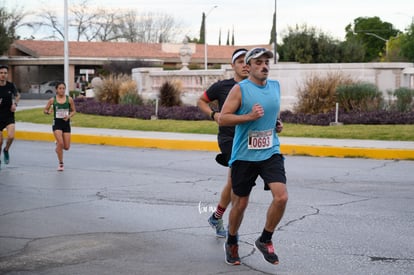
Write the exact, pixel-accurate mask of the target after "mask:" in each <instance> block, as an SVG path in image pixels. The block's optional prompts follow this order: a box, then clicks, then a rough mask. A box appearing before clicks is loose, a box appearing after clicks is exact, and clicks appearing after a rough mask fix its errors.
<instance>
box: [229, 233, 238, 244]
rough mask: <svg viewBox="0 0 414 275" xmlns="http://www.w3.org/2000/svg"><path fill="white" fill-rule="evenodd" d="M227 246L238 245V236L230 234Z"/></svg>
mask: <svg viewBox="0 0 414 275" xmlns="http://www.w3.org/2000/svg"><path fill="white" fill-rule="evenodd" d="M227 244H229V245H230V244H237V235H236V236H233V235H230V234H228V235H227Z"/></svg>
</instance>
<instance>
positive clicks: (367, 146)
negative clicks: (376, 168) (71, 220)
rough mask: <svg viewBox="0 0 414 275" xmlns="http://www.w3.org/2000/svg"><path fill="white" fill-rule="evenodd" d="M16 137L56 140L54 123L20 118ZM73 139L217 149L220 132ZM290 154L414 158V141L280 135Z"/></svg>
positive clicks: (75, 136) (98, 134) (76, 133)
mask: <svg viewBox="0 0 414 275" xmlns="http://www.w3.org/2000/svg"><path fill="white" fill-rule="evenodd" d="M16 139H21V140H40V141H53V140H54V137H53V134H52V126H51V125H45V124H34V123H26V122H16ZM72 142H73V143H84V144H96V145H112V146H128V147H144V148H158V149H168V150H202V151H217V152H218V150H219V149H218V146H217V137H216V135H204V134H181V133H165V132H146V131H131V130H115V129H97V128H83V127H72ZM280 142H281V144H282V145H281V150H282V152H283V154H286V155H304V156H318V157H353V158H356V157H358V158H373V159H400V160H414V142H404V141H377V140H353V139H352V140H349V139H322V138H294V137H283V136H281V137H280Z"/></svg>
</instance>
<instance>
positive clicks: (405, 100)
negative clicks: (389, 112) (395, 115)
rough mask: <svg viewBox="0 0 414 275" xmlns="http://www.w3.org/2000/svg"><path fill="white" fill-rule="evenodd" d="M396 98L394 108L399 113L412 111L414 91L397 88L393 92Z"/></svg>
mask: <svg viewBox="0 0 414 275" xmlns="http://www.w3.org/2000/svg"><path fill="white" fill-rule="evenodd" d="M394 96H395V97H396V98H397V101H396V103H395V106H396V108H397V111H399V112H409V111H411V110H412V109H413V97H414V90H412V89H408V88H404V87H402V88H398V89H396V90H395V91H394Z"/></svg>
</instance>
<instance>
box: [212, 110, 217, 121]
mask: <svg viewBox="0 0 414 275" xmlns="http://www.w3.org/2000/svg"><path fill="white" fill-rule="evenodd" d="M216 113H217V112H216V111H211V113H210V117H211V119H212V120H214V115H215V114H216Z"/></svg>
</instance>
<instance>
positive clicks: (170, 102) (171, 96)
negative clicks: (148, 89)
mask: <svg viewBox="0 0 414 275" xmlns="http://www.w3.org/2000/svg"><path fill="white" fill-rule="evenodd" d="M182 89H183V83H182V82H181V81H180V80H169V81H166V82H164V84H162V86H161V88H160V96H159V98H160V105H161V106H164V107H172V106H181V105H182V101H181V91H182Z"/></svg>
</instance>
